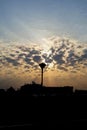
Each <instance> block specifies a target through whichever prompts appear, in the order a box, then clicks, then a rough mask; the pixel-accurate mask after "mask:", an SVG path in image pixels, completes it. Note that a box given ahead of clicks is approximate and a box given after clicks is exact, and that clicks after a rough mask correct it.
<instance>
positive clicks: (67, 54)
mask: <svg viewBox="0 0 87 130" xmlns="http://www.w3.org/2000/svg"><path fill="white" fill-rule="evenodd" d="M46 41H47V45H48V43H51V45H50V46H49V49H48V50H46V48H45V49H44V48H41V46H39V45H37V44H36V45H35V44H32V45H31V44H30V45H26V44H25V45H18V44H15V45H12V46H10V45H9V46H8V44H7V45H2V44H0V46H1V48H2V49H1V51H0V64H2V65H5V63H6V62H7V63H8V64H11V65H13V66H14V67H15V66H16V67H21V66H22V67H23V66H24V69H25V68H28V67H26V66H29V67H32V66H33V68H34V67H36V66H37V65H38V63H40V62H41V61H45V62H46V63H47V64H48V65H49V64H54V67H55V68H56V69H60V70H63V71H69V69H68V68H69V67H70V66H72V67H73V69H76V68H78V66H79V65H80V64H81V65H82V64H83V67H84V66H87V45H85V44H84V46H83V45H82V44H80V43H77V41H75V40H71V39H67V38H59V37H52V38H48V39H46ZM45 44H46V43H45ZM55 68H54V69H55ZM72 71H73V70H72Z"/></svg>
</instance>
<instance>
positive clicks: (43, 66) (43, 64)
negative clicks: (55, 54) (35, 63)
mask: <svg viewBox="0 0 87 130" xmlns="http://www.w3.org/2000/svg"><path fill="white" fill-rule="evenodd" d="M39 66H40V68H41V86H43V69H44V68H45V66H46V64H45V63H40V64H39Z"/></svg>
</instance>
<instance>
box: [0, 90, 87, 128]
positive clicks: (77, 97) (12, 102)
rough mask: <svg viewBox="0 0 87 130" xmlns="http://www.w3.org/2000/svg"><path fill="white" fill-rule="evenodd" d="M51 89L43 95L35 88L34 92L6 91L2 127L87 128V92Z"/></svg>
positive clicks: (0, 108) (0, 98) (0, 106)
mask: <svg viewBox="0 0 87 130" xmlns="http://www.w3.org/2000/svg"><path fill="white" fill-rule="evenodd" d="M50 90H51V89H50ZM50 90H47V91H44V92H45V93H43V94H42V95H40V93H38V92H39V91H37V92H36V93H37V94H36V93H32V92H31V93H32V95H31V93H30V94H29V93H28V91H25V92H24V90H23V91H22V92H21V93H19V92H18V93H17V92H13V90H11V91H10V92H8V93H7V92H6V93H4V94H3V93H2V94H1V95H0V129H7V128H9V129H12V128H15V129H17V128H19V129H20V128H22V129H24V130H25V129H31V128H35V129H37V128H40V129H42V128H44V129H47V128H53V129H54V128H58V129H62V128H63V129H65V128H67V129H69V130H70V129H71V128H73V129H80V128H82V129H84V128H87V94H86V92H76V93H73V92H71V90H70V89H69V90H70V91H66V92H65V89H64V91H60V90H58V92H57V91H55V90H52V91H50ZM66 90H68V89H66ZM40 91H41V90H40ZM29 92H30V91H29ZM62 92H63V93H62Z"/></svg>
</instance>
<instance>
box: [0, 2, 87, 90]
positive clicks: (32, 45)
mask: <svg viewBox="0 0 87 130" xmlns="http://www.w3.org/2000/svg"><path fill="white" fill-rule="evenodd" d="M41 62H45V63H46V65H47V66H46V68H45V70H44V85H45V86H66V85H68V86H74V87H75V88H76V89H87V80H86V75H87V0H0V88H7V87H10V86H13V87H14V88H18V87H20V85H23V84H25V83H31V82H32V81H35V82H36V83H40V67H39V63H41Z"/></svg>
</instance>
